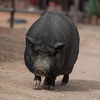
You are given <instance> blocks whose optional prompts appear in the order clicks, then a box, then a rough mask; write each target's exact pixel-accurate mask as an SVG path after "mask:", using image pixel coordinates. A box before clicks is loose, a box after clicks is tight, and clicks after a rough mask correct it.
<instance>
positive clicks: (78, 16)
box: [0, 0, 100, 100]
mask: <svg viewBox="0 0 100 100" xmlns="http://www.w3.org/2000/svg"><path fill="white" fill-rule="evenodd" d="M49 10H53V11H60V12H63V13H64V14H65V15H66V16H68V17H69V18H70V19H71V20H72V21H73V22H74V23H75V24H76V26H77V28H78V31H79V34H80V53H79V57H78V60H77V63H76V64H75V68H74V71H73V73H72V74H71V76H70V82H69V84H68V85H67V86H66V87H61V86H60V80H61V77H58V79H57V83H56V85H57V87H56V90H55V92H50V91H45V90H41V91H34V90H33V86H32V83H33V82H32V80H33V75H32V74H31V73H29V71H28V70H27V68H26V67H25V65H24V58H23V55H24V49H25V35H26V33H27V30H28V29H29V27H30V26H31V25H32V24H33V23H34V22H35V21H36V20H37V19H38V18H39V17H40V16H41V15H42V14H43V13H45V12H46V11H49ZM62 27H63V26H62ZM73 91H74V92H73ZM66 98H68V100H100V0H0V100H66Z"/></svg>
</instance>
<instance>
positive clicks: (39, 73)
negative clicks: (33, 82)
mask: <svg viewBox="0 0 100 100" xmlns="http://www.w3.org/2000/svg"><path fill="white" fill-rule="evenodd" d="M34 74H35V75H37V76H43V77H44V76H46V71H45V70H44V69H43V68H37V69H35V70H34Z"/></svg>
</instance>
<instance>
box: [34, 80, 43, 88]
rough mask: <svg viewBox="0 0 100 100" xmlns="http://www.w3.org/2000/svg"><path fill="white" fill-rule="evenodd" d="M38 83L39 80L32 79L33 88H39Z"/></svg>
mask: <svg viewBox="0 0 100 100" xmlns="http://www.w3.org/2000/svg"><path fill="white" fill-rule="evenodd" d="M40 83H41V81H40V80H34V81H33V87H34V89H41V88H40Z"/></svg>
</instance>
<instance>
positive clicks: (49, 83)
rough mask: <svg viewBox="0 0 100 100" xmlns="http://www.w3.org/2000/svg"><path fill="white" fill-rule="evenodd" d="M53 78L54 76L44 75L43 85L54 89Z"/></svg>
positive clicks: (45, 87) (48, 88)
mask: <svg viewBox="0 0 100 100" xmlns="http://www.w3.org/2000/svg"><path fill="white" fill-rule="evenodd" d="M55 79H56V76H51V75H50V76H46V77H45V80H44V84H43V87H44V89H47V90H54V89H55Z"/></svg>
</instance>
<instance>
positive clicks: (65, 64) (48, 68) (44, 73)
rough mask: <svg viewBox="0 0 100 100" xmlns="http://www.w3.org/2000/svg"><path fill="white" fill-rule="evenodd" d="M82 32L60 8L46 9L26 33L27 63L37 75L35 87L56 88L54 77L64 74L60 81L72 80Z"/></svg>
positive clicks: (64, 82) (30, 69) (25, 58)
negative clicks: (42, 81)
mask: <svg viewBox="0 0 100 100" xmlns="http://www.w3.org/2000/svg"><path fill="white" fill-rule="evenodd" d="M79 41H80V38H79V33H78V30H77V28H76V26H75V25H74V24H73V22H72V21H71V20H70V19H69V18H68V17H67V16H65V15H64V14H63V13H61V12H55V11H47V12H46V13H44V14H43V15H42V16H41V17H40V18H39V19H38V20H37V21H36V22H35V23H33V24H32V26H31V27H30V28H29V30H28V32H27V34H26V48H25V53H24V60H25V65H26V66H27V68H28V69H29V71H30V72H32V73H33V74H34V75H35V77H34V82H33V83H34V88H35V89H39V88H40V83H41V77H45V79H44V83H43V88H44V89H48V90H54V89H55V80H56V77H57V76H59V75H63V78H62V82H61V85H63V86H65V85H66V84H67V83H68V81H69V74H70V73H71V72H72V70H73V67H74V64H75V63H76V60H77V58H78V53H79Z"/></svg>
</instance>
